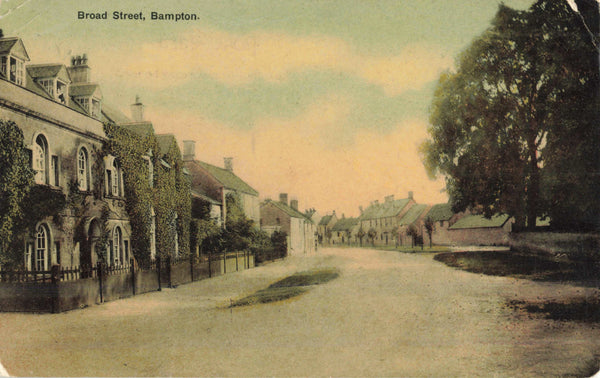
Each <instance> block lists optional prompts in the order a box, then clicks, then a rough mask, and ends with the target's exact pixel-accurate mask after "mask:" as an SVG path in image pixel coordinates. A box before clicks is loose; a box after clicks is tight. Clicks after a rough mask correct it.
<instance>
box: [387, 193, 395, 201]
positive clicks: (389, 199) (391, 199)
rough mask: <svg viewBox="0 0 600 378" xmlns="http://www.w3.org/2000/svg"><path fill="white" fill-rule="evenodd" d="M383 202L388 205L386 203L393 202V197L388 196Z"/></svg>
mask: <svg viewBox="0 0 600 378" xmlns="http://www.w3.org/2000/svg"><path fill="white" fill-rule="evenodd" d="M385 202H386V203H388V202H394V195H393V194H392V195H390V196H387V197H385Z"/></svg>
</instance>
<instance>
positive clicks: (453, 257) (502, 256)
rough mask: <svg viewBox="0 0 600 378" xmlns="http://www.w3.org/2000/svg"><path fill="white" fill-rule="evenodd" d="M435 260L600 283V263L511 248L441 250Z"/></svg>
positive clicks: (508, 273)
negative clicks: (530, 253)
mask: <svg viewBox="0 0 600 378" xmlns="http://www.w3.org/2000/svg"><path fill="white" fill-rule="evenodd" d="M434 259H435V260H437V261H440V262H443V263H444V264H446V265H448V266H451V267H455V268H459V269H463V270H466V271H468V272H473V273H482V274H487V275H492V276H510V277H515V278H526V279H531V280H535V281H547V282H573V283H577V284H580V285H584V286H590V287H596V286H598V284H599V283H600V281H599V279H600V266H599V265H598V264H595V263H590V262H574V261H563V260H558V259H552V258H551V257H545V256H537V255H526V254H521V253H517V252H511V251H479V252H456V253H440V254H438V255H436V256H435V257H434Z"/></svg>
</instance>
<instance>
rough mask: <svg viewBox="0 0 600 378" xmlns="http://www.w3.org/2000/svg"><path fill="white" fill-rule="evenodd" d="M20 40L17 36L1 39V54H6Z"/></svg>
mask: <svg viewBox="0 0 600 378" xmlns="http://www.w3.org/2000/svg"><path fill="white" fill-rule="evenodd" d="M18 40H19V38H17V37H12V38H2V39H0V54H4V53H7V52H9V51H10V50H12V48H13V46H14V45H15V43H17V41H18Z"/></svg>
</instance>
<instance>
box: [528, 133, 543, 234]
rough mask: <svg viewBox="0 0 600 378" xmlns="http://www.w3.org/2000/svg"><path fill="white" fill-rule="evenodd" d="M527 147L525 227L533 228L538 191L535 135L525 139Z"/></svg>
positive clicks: (538, 178) (538, 176)
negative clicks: (527, 173)
mask: <svg viewBox="0 0 600 378" xmlns="http://www.w3.org/2000/svg"><path fill="white" fill-rule="evenodd" d="M527 147H528V148H529V185H527V229H528V230H533V229H535V224H536V219H537V215H538V197H539V193H540V172H539V167H538V159H537V146H536V144H535V136H534V137H533V138H529V140H528V141H527Z"/></svg>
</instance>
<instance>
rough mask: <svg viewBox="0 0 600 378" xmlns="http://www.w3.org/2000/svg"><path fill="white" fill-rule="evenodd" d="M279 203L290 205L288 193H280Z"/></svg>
mask: <svg viewBox="0 0 600 378" xmlns="http://www.w3.org/2000/svg"><path fill="white" fill-rule="evenodd" d="M279 202H281V203H282V204H284V205H287V203H288V195H287V193H280V194H279Z"/></svg>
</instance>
